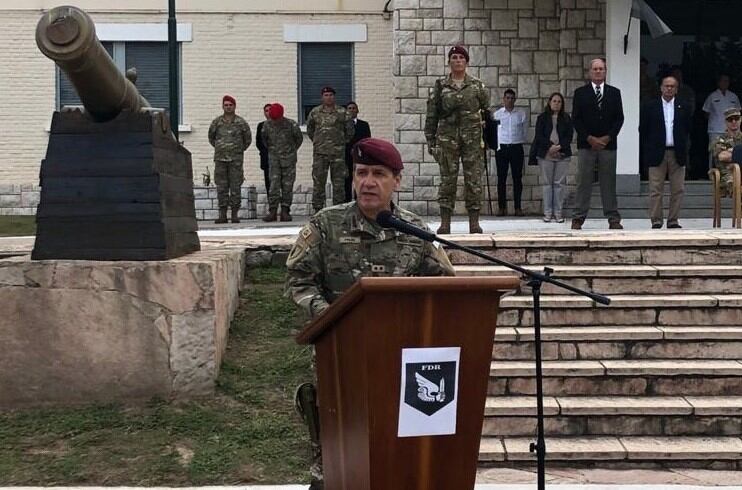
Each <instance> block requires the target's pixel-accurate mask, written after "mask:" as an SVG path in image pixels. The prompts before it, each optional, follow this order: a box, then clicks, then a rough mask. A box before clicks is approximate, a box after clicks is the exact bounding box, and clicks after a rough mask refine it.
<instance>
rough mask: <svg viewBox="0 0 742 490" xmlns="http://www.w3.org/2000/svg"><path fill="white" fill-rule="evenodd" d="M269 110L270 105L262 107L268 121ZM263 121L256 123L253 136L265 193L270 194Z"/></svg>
mask: <svg viewBox="0 0 742 490" xmlns="http://www.w3.org/2000/svg"><path fill="white" fill-rule="evenodd" d="M270 108H271V105H270V104H265V105H264V106H263V115H264V116H265V118H266V119H268V109H270ZM264 122H265V121H261V122H259V123H258V130H257V133H256V134H255V146H257V147H258V152H260V170H262V171H263V178H264V179H265V193H266V194H268V193H270V187H271V178H270V174H269V165H268V148H267V147H266V146H265V143H264V142H263V123H264Z"/></svg>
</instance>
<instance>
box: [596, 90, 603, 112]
mask: <svg viewBox="0 0 742 490" xmlns="http://www.w3.org/2000/svg"><path fill="white" fill-rule="evenodd" d="M595 98H596V99H597V101H598V109H602V108H603V93H602V92H601V91H600V85H598V86H597V87H595Z"/></svg>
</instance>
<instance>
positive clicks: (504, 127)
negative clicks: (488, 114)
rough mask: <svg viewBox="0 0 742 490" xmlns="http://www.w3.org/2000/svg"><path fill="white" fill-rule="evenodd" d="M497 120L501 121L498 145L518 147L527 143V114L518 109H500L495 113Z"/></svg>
mask: <svg viewBox="0 0 742 490" xmlns="http://www.w3.org/2000/svg"><path fill="white" fill-rule="evenodd" d="M495 119H496V120H498V121H500V124H498V125H497V144H498V146H499V145H517V144H523V143H525V142H526V137H527V132H528V120H527V119H526V113H525V112H523V111H521V110H519V109H518V108H517V107H516V108H513V110H512V111H508V110H507V109H505V108H504V107H500V108H499V109H497V110H496V111H495Z"/></svg>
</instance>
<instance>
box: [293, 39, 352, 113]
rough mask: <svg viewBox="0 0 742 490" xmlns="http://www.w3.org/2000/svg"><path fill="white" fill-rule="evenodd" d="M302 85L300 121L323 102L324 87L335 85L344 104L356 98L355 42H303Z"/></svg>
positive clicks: (300, 65)
mask: <svg viewBox="0 0 742 490" xmlns="http://www.w3.org/2000/svg"><path fill="white" fill-rule="evenodd" d="M298 85H299V108H300V110H299V120H300V121H299V122H300V124H304V123H305V122H306V119H307V116H308V115H309V111H311V110H312V108H313V107H315V106H317V105H319V104H320V103H321V101H322V94H321V93H320V90H322V87H325V86H327V85H329V86H331V87H333V88H334V89H335V91H336V94H335V100H336V101H337V103H338V104H340V105H345V104H347V103H348V102H350V101H351V100H353V43H299V83H298Z"/></svg>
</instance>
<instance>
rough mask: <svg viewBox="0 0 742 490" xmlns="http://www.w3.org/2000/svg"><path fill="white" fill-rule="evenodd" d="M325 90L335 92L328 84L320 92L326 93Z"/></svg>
mask: <svg viewBox="0 0 742 490" xmlns="http://www.w3.org/2000/svg"><path fill="white" fill-rule="evenodd" d="M325 92H331V93H333V94H334V93H335V89H334V88H332V87H330V86H329V85H327V86H326V87H322V90H320V93H322V94H324V93H325Z"/></svg>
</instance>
